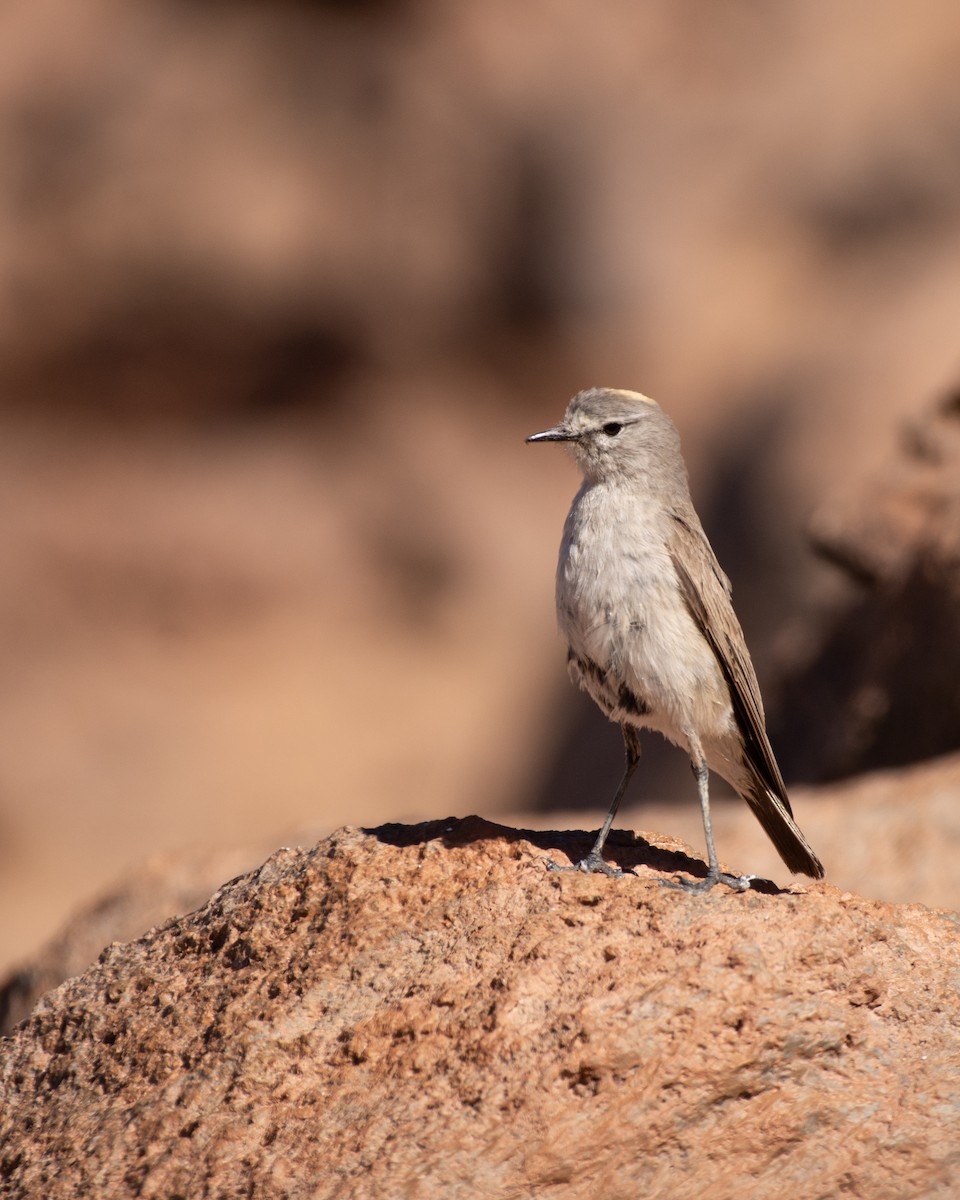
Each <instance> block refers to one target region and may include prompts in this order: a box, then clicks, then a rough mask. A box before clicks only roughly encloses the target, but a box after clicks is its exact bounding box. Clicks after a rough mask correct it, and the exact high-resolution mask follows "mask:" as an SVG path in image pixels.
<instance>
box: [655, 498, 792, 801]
mask: <svg viewBox="0 0 960 1200" xmlns="http://www.w3.org/2000/svg"><path fill="white" fill-rule="evenodd" d="M670 515H671V517H672V520H671V522H670V525H671V535H670V541H669V550H670V557H671V558H672V560H673V566H674V570H675V571H676V573H677V579H678V580H679V581H680V590H681V592H682V594H683V598H684V600H685V601H686V604H687V607H688V609H689V610H690V613H691V615H692V616H693V619H694V620H695V621H696V623H697V625H698V627H699V629H700V631H701V633H702V634H703V636H704V637H705V638H706V639H707V641H708V642H709V643H710V645H711V647H712V648H713V652H714V654H715V655H716V656H717V662H718V663H719V664H720V669H721V670H722V671H723V674H724V678H725V679H726V681H727V686H728V687H729V688H730V699H731V701H732V703H733V711H734V715H735V717H736V720H737V724H738V726H739V727H740V733H741V735H742V737H743V744H744V758H745V765H746V766H747V767H748V768H749V769H750V770H751V771H752V772H753V773H755V774H756V776H757V777H758V779H759V780H760V781H761V782H762V783H763V784H764V785H765V786H766V787H767V788H769V789H770V791H771V792H773V794H774V795H775V796H776V797H777V798H778V799H779V800H780V801H781V802H782V804H783V806H784V807H785V808H786V810H787V812H788V813H790V815H791V816H792V815H793V811H792V809H791V808H790V802H789V800H788V799H787V788H786V784H785V783H784V782H783V776H782V775H781V774H780V768H779V767H778V766H777V760H776V759H775V758H774V756H773V748H772V747H771V745H770V739H769V738H768V737H767V730H766V723H765V721H764V716H763V702H762V701H761V699H760V687H759V685H758V683H757V677H756V674H755V673H754V670H753V663H752V662H751V661H750V655H749V654H748V652H747V648H746V643H745V642H744V640H743V633H742V631H741V629H740V623H739V622H738V621H737V617H736V614H735V613H734V611H733V605H732V603H731V601H730V591H731V588H730V581H729V579H727V577H726V575H724V573H723V571H722V570H721V569H720V564H719V563H718V562H717V559H716V556H715V555H714V553H713V550H712V549H711V548H710V543H709V542H708V541H707V538H706V534H705V533H704V532H703V529H702V528H701V527H700V522H699V521H698V520H697V518H696V517H695V516H694V517H693V518H692V519H691V517H689V516H687V515H685V514H681V513H676V512H674V513H671V514H670Z"/></svg>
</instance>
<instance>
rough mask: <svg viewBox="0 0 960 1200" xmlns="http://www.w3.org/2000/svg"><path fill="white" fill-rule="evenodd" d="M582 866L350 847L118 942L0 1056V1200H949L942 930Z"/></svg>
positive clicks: (474, 852) (954, 1154) (661, 848)
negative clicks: (560, 1199)
mask: <svg viewBox="0 0 960 1200" xmlns="http://www.w3.org/2000/svg"><path fill="white" fill-rule="evenodd" d="M588 844H589V835H587V834H556V833H532V832H530V831H517V830H512V829H508V828H505V827H502V826H495V825H491V824H488V823H486V822H483V821H480V820H479V819H477V818H469V819H467V820H454V819H450V820H447V821H442V822H432V823H429V824H427V825H420V826H413V827H407V826H397V825H393V826H383V827H381V828H379V829H375V830H371V831H369V832H363V831H361V830H358V829H353V828H346V829H343V830H341V831H339V832H338V833H337V834H335V835H334V836H332V837H331V838H329V839H327V840H326V841H323V842H320V843H319V844H318V845H317V846H316V847H315V848H313V849H312V850H299V849H298V850H291V849H285V850H280V851H278V852H277V853H276V854H274V855H273V856H272V857H271V858H270V859H268V860H267V862H266V863H264V865H263V866H262V867H261V868H260V869H259V870H257V871H254V872H252V873H250V874H248V875H245V876H242V877H240V878H238V879H236V880H233V881H232V882H231V883H229V884H226V885H225V886H224V887H222V888H221V889H220V890H219V891H218V892H217V893H216V894H215V895H214V896H213V897H212V898H211V899H210V901H209V902H208V903H207V904H206V905H205V906H204V907H203V908H201V909H199V910H198V911H196V912H194V913H191V914H190V915H188V916H184V917H178V918H176V919H174V920H172V921H169V922H167V923H166V924H165V925H162V926H161V927H159V928H157V929H155V930H153V931H152V932H151V933H149V934H148V935H146V936H145V937H143V938H141V939H139V940H138V941H135V942H130V943H127V944H114V945H112V946H110V947H109V948H108V949H107V950H105V951H104V953H103V954H102V955H101V957H100V960H99V962H98V963H97V964H96V965H95V966H93V967H91V968H90V969H89V970H87V971H86V972H85V973H84V974H83V975H81V976H79V977H77V978H74V979H71V980H69V981H68V982H66V983H65V984H63V985H62V986H61V987H60V988H58V989H57V990H56V991H54V992H51V993H49V994H48V995H47V996H46V997H45V998H44V999H43V1000H42V1001H41V1002H40V1004H39V1005H38V1007H37V1009H36V1010H35V1012H34V1013H33V1015H32V1016H31V1017H30V1018H29V1019H28V1020H27V1021H26V1022H24V1023H23V1024H22V1025H21V1026H20V1027H19V1028H18V1030H17V1031H16V1033H15V1034H14V1036H13V1038H12V1039H10V1040H9V1041H7V1042H6V1043H5V1044H4V1049H3V1061H2V1078H3V1088H2V1090H3V1096H4V1106H3V1111H2V1118H0V1178H2V1180H3V1188H4V1194H5V1195H10V1196H16V1197H26V1196H44V1197H47V1198H50V1200H55V1198H57V1197H66V1196H71V1197H74V1196H77V1195H90V1196H97V1197H102V1198H105V1200H109V1198H111V1197H120V1196H129V1195H131V1194H135V1195H139V1196H143V1197H150V1196H165V1197H169V1196H174V1195H181V1196H199V1195H218V1196H226V1195H239V1194H246V1195H256V1196H257V1197H258V1198H259V1197H263V1198H271V1197H281V1196H282V1197H292V1198H297V1197H307V1196H309V1197H328V1196H329V1197H333V1196H338V1197H344V1196H350V1197H374V1196H376V1197H383V1196H401V1195H402V1196H405V1197H410V1198H414V1197H421V1196H423V1197H427V1196H430V1197H434V1196H449V1197H454V1196H463V1197H474V1196H478V1195H482V1196H491V1197H495V1196H502V1197H507V1196H511V1197H512V1196H521V1195H522V1196H541V1195H546V1194H549V1193H551V1192H552V1193H553V1194H557V1195H560V1194H562V1195H563V1196H564V1197H573V1198H576V1197H581V1196H582V1197H587V1196H590V1197H596V1196H603V1197H605V1198H611V1200H616V1198H618V1197H624V1198H626V1197H630V1198H631V1200H633V1198H634V1197H636V1196H638V1195H644V1194H647V1195H665V1194H668V1193H669V1194H670V1195H671V1196H675V1197H685V1196H693V1195H695V1194H696V1195H700V1194H701V1193H703V1192H704V1191H706V1190H709V1192H710V1195H711V1197H712V1198H713V1200H723V1198H724V1197H731V1198H732V1197H734V1196H736V1197H742V1196H743V1195H749V1196H751V1197H753V1198H757V1200H763V1198H764V1197H782V1196H783V1195H791V1196H796V1197H804V1196H823V1195H836V1194H839V1193H847V1194H851V1195H863V1196H870V1197H872V1198H873V1197H876V1198H882V1197H894V1196H895V1197H904V1196H914V1195H923V1196H948V1195H953V1194H955V1189H956V1187H957V1185H958V1183H960V1103H958V1101H960V1053H958V1049H957V1046H958V1042H957V1029H956V1025H957V1016H956V980H957V977H958V971H960V944H958V938H957V926H956V917H955V916H954V915H952V914H947V913H943V912H936V911H929V910H926V909H923V908H921V907H919V906H908V907H900V908H896V907H892V906H890V905H886V904H881V903H877V902H872V901H865V900H862V899H860V898H858V897H857V896H854V895H852V894H850V893H841V892H839V891H838V890H837V889H836V888H833V887H831V886H829V885H826V884H818V885H816V886H811V887H804V888H795V889H791V890H789V891H778V890H777V889H776V888H774V887H773V886H772V885H770V886H769V887H767V888H766V890H762V891H751V892H749V893H746V894H742V895H736V894H733V893H730V892H728V891H726V890H724V889H720V888H718V889H716V890H714V891H713V892H711V893H710V894H709V895H707V896H705V897H697V898H694V897H690V896H688V895H686V894H684V893H681V892H678V891H674V890H668V889H665V888H661V887H660V886H659V873H662V872H669V871H674V870H678V869H681V870H683V869H691V868H693V867H694V866H696V864H694V863H692V862H691V861H690V860H689V859H688V858H687V857H686V855H685V854H684V852H683V849H682V848H681V847H680V846H679V845H678V844H677V843H674V842H669V841H666V840H659V841H658V842H657V844H651V843H650V842H647V841H645V840H643V839H642V838H631V837H627V836H624V835H618V837H617V839H616V840H615V841H614V843H613V845H612V847H611V853H612V857H615V858H616V859H618V860H619V861H620V862H621V863H622V865H623V866H624V867H633V868H636V874H630V875H627V876H626V877H625V878H623V879H620V880H610V879H606V878H595V877H588V876H583V875H579V874H575V873H570V874H555V873H551V872H548V871H546V870H545V868H544V865H543V858H544V852H545V851H549V852H551V853H554V854H556V855H557V856H558V857H560V855H561V854H566V855H567V856H576V855H578V854H580V853H582V852H583V851H585V850H586V849H587V847H588Z"/></svg>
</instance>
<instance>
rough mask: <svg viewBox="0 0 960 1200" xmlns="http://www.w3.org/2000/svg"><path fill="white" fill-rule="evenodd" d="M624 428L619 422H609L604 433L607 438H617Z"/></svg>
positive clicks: (604, 428)
mask: <svg viewBox="0 0 960 1200" xmlns="http://www.w3.org/2000/svg"><path fill="white" fill-rule="evenodd" d="M622 428H623V426H622V425H621V424H620V422H619V421H608V422H607V423H606V425H604V427H603V432H604V433H605V434H606V435H607V437H616V436H617V434H618V433H619V432H620V430H621V429H622Z"/></svg>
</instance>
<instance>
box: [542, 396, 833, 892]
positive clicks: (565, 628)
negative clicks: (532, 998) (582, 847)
mask: <svg viewBox="0 0 960 1200" xmlns="http://www.w3.org/2000/svg"><path fill="white" fill-rule="evenodd" d="M527 441H528V442H566V443H567V444H568V445H569V447H570V450H571V452H572V454H573V457H574V459H575V460H576V462H577V465H578V466H579V468H580V470H581V472H582V473H583V485H582V486H581V488H580V490H579V492H577V494H576V497H575V498H574V501H573V505H572V507H571V509H570V513H569V515H568V516H567V520H566V524H565V525H564V529H563V541H562V543H561V546H560V561H559V563H558V565H557V616H558V620H559V623H560V631H561V633H562V634H563V635H564V636H565V637H566V639H567V643H568V645H569V651H568V655H567V661H568V664H569V668H570V672H571V675H572V676H573V678H574V679H575V680H576V681H577V682H578V683H579V684H580V686H581V687H582V688H583V689H585V690H586V691H587V692H589V693H590V695H591V696H592V697H593V699H594V700H595V701H596V703H597V704H598V705H599V706H600V708H601V709H602V710H603V712H605V713H606V715H607V716H608V717H609V718H610V720H611V721H616V722H617V723H618V724H619V726H620V730H621V732H622V734H623V742H624V747H625V750H626V758H627V764H626V770H625V771H624V774H623V778H622V779H621V781H620V785H619V787H618V788H617V791H616V795H615V796H614V798H613V803H612V804H611V805H610V811H609V813H608V814H607V818H606V820H605V821H604V823H603V826H602V828H601V829H600V833H599V834H598V836H597V840H596V843H595V844H594V847H593V849H592V850H591V851H590V853H589V855H588V856H587V857H586V858H585V859H583V861H582V862H580V863H579V864H577V868H576V869H579V870H581V871H602V872H604V873H605V874H607V875H619V874H621V872H619V871H618V870H617V869H616V868H614V867H611V866H608V864H607V863H605V862H604V861H603V858H602V856H601V855H602V851H603V844H604V842H605V841H606V837H607V834H608V833H609V831H610V826H611V825H612V824H613V819H614V817H615V816H616V812H617V808H618V807H619V805H620V801H621V800H622V799H623V795H624V793H625V792H626V790H627V785H628V784H629V782H630V779H631V777H632V776H633V773H634V771H635V770H636V768H637V763H638V762H639V759H640V743H639V737H638V731H639V730H640V729H654V730H657V732H659V733H661V734H663V736H664V737H666V738H667V739H668V740H669V741H671V742H673V743H674V745H676V746H679V747H681V748H682V749H683V750H686V752H687V753H688V754H689V755H690V761H691V764H692V766H693V772H694V775H695V776H696V779H697V786H698V789H699V793H700V808H701V810H702V812H703V830H704V834H705V836H706V842H707V857H708V863H709V866H708V871H707V875H706V878H704V879H701V880H692V879H687V878H685V877H682V876H678V877H677V880H676V882H675V883H673V884H672V885H671V886H675V887H681V888H683V889H684V890H685V891H689V892H705V891H707V890H708V889H710V888H712V887H713V886H714V884H716V883H721V882H722V883H725V884H726V885H727V886H728V887H731V888H734V889H735V890H736V891H743V890H745V889H746V888H748V887H749V886H750V877H749V876H738V875H727V874H724V873H722V872H721V871H720V867H719V865H718V862H717V851H716V848H715V847H714V844H713V831H712V829H711V824H710V797H709V772H710V771H711V770H713V771H716V772H717V773H718V774H719V775H722V776H723V778H724V779H726V780H727V782H728V783H729V784H730V785H731V786H732V787H733V788H735V789H736V791H737V792H738V793H739V794H740V796H742V797H743V799H744V800H746V802H747V804H749V805H750V807H751V809H752V810H753V813H754V815H755V816H756V818H757V820H758V821H759V822H760V824H761V825H762V826H763V828H764V830H765V831H766V833H767V836H768V837H769V838H770V840H771V841H772V842H773V844H774V845H775V846H776V848H777V851H778V853H779V854H780V857H781V858H782V859H783V861H784V862H785V863H786V865H787V866H788V867H789V868H790V870H791V871H798V872H802V873H803V874H805V875H811V876H813V877H814V878H815V879H821V878H822V877H823V866H822V864H821V862H820V860H819V859H818V858H817V856H816V854H814V852H813V850H812V849H811V848H810V846H809V845H808V843H807V841H806V839H805V838H804V836H803V834H802V833H801V832H800V830H799V829H798V828H797V825H796V823H795V822H794V819H793V812H792V811H791V808H790V801H789V800H788V799H787V791H786V787H785V785H784V782H783V777H782V776H781V774H780V769H779V767H778V766H777V762H776V759H775V758H774V756H773V750H772V749H771V747H770V741H769V739H768V737H767V731H766V727H765V723H764V715H763V702H762V701H761V699H760V689H759V687H758V685H757V677H756V675H755V674H754V670H753V664H752V663H751V661H750V654H749V652H748V650H747V646H746V642H745V641H744V639H743V631H742V630H741V628H740V624H739V622H738V621H737V618H736V616H735V614H734V611H733V605H732V604H731V602H730V581H729V580H728V579H727V577H726V575H724V573H723V571H722V570H721V569H720V565H719V563H718V562H717V560H716V557H715V556H714V553H713V550H712V549H711V548H710V543H709V542H708V541H707V537H706V534H705V533H704V532H703V528H702V526H701V525H700V519H699V517H698V516H697V514H696V512H695V511H694V508H693V501H692V500H691V499H690V489H689V485H688V483H687V472H686V468H685V466H684V463H683V458H682V456H681V454H680V438H679V435H678V434H677V431H676V428H675V427H674V425H673V422H672V421H671V420H670V418H669V417H668V416H666V414H665V413H664V412H663V411H662V410H661V409H660V406H659V405H658V404H657V403H656V402H655V401H653V400H650V399H648V398H647V397H646V396H642V395H640V393H639V392H628V391H618V390H614V389H612V388H590V389H589V390H588V391H584V392H580V393H579V394H578V395H576V396H574V398H573V400H572V401H571V402H570V406H569V408H568V409H567V411H566V415H565V416H564V418H563V420H562V421H561V422H560V424H559V425H556V426H554V428H553V429H547V430H545V431H544V432H543V433H535V434H533V435H532V436H531V437H528V438H527Z"/></svg>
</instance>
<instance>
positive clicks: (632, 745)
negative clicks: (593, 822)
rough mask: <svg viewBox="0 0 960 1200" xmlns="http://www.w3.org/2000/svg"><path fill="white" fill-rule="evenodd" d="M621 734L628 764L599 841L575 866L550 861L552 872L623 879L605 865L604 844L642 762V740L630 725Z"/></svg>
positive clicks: (601, 830)
mask: <svg viewBox="0 0 960 1200" xmlns="http://www.w3.org/2000/svg"><path fill="white" fill-rule="evenodd" d="M620 732H621V733H622V734H623V748H624V751H625V753H626V758H627V764H626V767H625V769H624V772H623V777H622V779H621V780H620V783H619V785H618V787H617V791H616V794H615V795H614V797H613V802H612V803H611V805H610V811H609V812H608V813H607V816H606V820H605V821H604V822H603V824H602V825H601V826H600V832H599V833H598V834H597V840H596V841H595V842H594V843H593V849H592V850H591V851H590V853H589V854H588V855H587V857H586V858H582V859H581V860H580V861H579V862H578V863H575V864H574V865H573V866H569V867H561V866H559V865H558V864H557V863H555V862H553V860H552V859H551V860H548V862H547V867H548V868H549V870H551V871H583V872H584V873H585V874H588V875H589V874H593V873H602V874H604V875H611V876H613V877H614V878H615V879H619V878H621V877H622V875H623V872H622V871H621V870H620V868H619V867H611V866H610V865H609V863H605V862H604V861H603V857H602V851H603V844H604V842H605V841H606V840H607V834H608V833H609V832H610V827H611V826H612V825H613V819H614V817H615V816H616V815H617V809H618V808H619V807H620V802H621V800H622V799H623V797H624V795H625V794H626V791H627V787H628V786H629V784H630V780H631V779H632V778H633V773H634V771H635V770H636V769H637V764H638V763H639V762H640V739H639V737H638V735H637V732H636V730H635V729H633V728H631V726H629V725H621V726H620Z"/></svg>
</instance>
